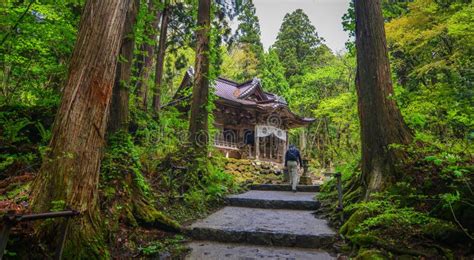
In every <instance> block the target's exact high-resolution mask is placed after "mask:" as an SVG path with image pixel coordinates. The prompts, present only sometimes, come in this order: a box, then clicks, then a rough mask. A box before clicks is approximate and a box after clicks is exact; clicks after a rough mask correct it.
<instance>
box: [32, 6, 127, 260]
mask: <svg viewBox="0 0 474 260" xmlns="http://www.w3.org/2000/svg"><path fill="white" fill-rule="evenodd" d="M129 3H130V0H89V1H87V3H86V5H85V8H84V12H83V15H82V17H81V22H80V28H79V33H78V39H77V42H76V45H75V47H74V53H73V55H72V59H71V62H70V65H69V75H68V79H67V82H66V85H65V88H64V93H63V96H62V99H61V105H60V107H59V110H58V113H57V115H56V118H55V123H54V127H53V135H52V139H51V142H50V145H49V151H48V154H47V157H46V158H45V159H44V160H43V164H42V166H41V168H40V171H39V174H38V176H37V177H36V179H35V181H34V183H33V185H32V188H31V190H32V197H31V202H32V203H31V204H32V209H33V211H34V212H46V211H50V210H51V208H52V206H53V205H54V204H55V203H56V205H58V204H65V206H66V207H70V208H72V209H75V210H77V211H79V212H80V213H81V216H80V217H77V218H74V219H72V220H71V221H72V223H69V224H70V225H69V232H68V233H67V239H66V245H65V252H68V253H70V254H71V255H69V257H70V258H73V257H74V258H93V256H91V255H95V257H97V255H98V254H100V252H99V248H100V244H99V243H100V242H99V241H101V235H102V234H101V230H100V225H101V224H100V217H99V211H98V181H99V168H100V162H101V158H102V150H103V148H104V144H105V138H104V136H105V131H106V126H107V117H108V113H109V111H108V110H109V105H110V98H111V96H112V88H113V86H114V81H115V72H116V67H117V60H118V56H119V51H120V46H121V43H122V35H123V27H124V24H125V18H126V13H127V9H128V7H129ZM55 223H56V225H48V226H39V228H40V229H41V230H39V232H38V234H39V235H40V236H41V238H42V239H44V240H43V241H44V242H47V243H49V244H51V245H54V244H55V242H57V241H58V237H59V234H60V232H58V229H57V228H58V227H59V226H60V225H58V224H59V223H60V222H55Z"/></svg>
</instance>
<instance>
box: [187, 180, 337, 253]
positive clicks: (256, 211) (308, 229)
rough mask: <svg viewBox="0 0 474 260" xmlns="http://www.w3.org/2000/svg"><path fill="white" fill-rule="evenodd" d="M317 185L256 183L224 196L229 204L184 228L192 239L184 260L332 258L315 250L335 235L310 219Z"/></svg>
mask: <svg viewBox="0 0 474 260" xmlns="http://www.w3.org/2000/svg"><path fill="white" fill-rule="evenodd" d="M318 188H319V187H318V186H299V187H298V189H299V190H300V191H301V190H303V191H304V192H297V193H293V192H288V191H287V190H288V189H289V186H288V185H257V186H252V189H254V190H251V191H248V192H246V193H243V194H239V195H232V196H228V197H227V203H228V205H229V206H227V207H224V208H222V209H221V210H219V211H217V212H215V213H214V214H212V215H210V216H208V217H207V218H205V219H203V220H200V221H197V222H195V223H194V224H192V225H190V226H189V227H188V229H189V233H190V234H191V236H192V237H193V238H194V239H195V241H194V242H191V243H189V244H188V246H189V247H190V248H191V249H192V251H191V253H190V254H189V255H188V256H187V258H186V259H199V260H200V259H206V260H207V259H334V258H333V257H332V256H331V255H329V254H328V253H327V252H324V251H322V250H318V248H325V247H328V246H330V245H331V244H332V243H333V241H334V238H335V235H336V234H335V232H334V231H333V230H332V229H331V228H330V227H329V226H328V224H327V222H326V220H323V219H318V218H317V217H315V216H314V215H313V212H314V210H316V209H317V208H318V207H319V206H320V204H319V202H317V201H315V200H314V199H313V198H314V196H315V194H316V193H315V192H316V191H318V190H319V189H318Z"/></svg>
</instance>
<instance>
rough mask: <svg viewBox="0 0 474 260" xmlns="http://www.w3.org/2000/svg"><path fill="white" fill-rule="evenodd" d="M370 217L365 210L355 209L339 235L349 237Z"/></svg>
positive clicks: (368, 212)
mask: <svg viewBox="0 0 474 260" xmlns="http://www.w3.org/2000/svg"><path fill="white" fill-rule="evenodd" d="M370 215H371V213H370V211H369V210H368V209H367V208H359V209H357V210H356V211H355V212H354V213H353V214H352V215H351V216H350V218H349V219H348V220H347V221H346V222H345V223H344V225H342V226H341V228H340V229H339V233H341V234H342V235H345V236H351V235H353V234H354V233H355V230H356V228H357V227H359V225H360V224H361V223H362V222H364V220H366V219H367V218H368V217H369V216H370Z"/></svg>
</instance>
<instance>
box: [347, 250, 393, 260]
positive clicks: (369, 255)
mask: <svg viewBox="0 0 474 260" xmlns="http://www.w3.org/2000/svg"><path fill="white" fill-rule="evenodd" d="M354 259H355V260H384V259H389V258H388V257H387V256H386V255H385V254H384V253H383V252H382V251H380V250H378V249H366V248H362V249H360V250H359V254H357V256H356V257H355V258H354Z"/></svg>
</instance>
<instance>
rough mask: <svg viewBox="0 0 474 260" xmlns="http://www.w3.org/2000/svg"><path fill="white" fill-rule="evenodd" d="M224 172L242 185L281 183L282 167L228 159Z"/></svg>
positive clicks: (260, 162)
mask: <svg viewBox="0 0 474 260" xmlns="http://www.w3.org/2000/svg"><path fill="white" fill-rule="evenodd" d="M225 170H226V172H227V173H229V174H232V175H233V176H234V177H235V179H236V181H237V182H239V183H240V184H243V185H245V184H264V183H272V184H279V183H282V182H283V166H282V165H279V164H275V163H270V162H263V161H256V160H247V159H232V158H229V159H226V162H225Z"/></svg>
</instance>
